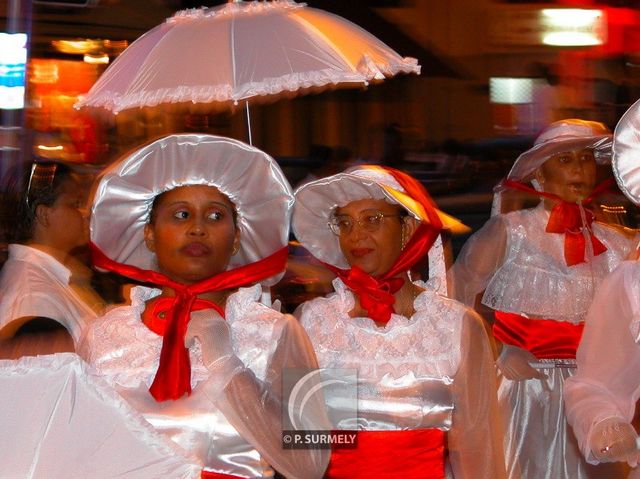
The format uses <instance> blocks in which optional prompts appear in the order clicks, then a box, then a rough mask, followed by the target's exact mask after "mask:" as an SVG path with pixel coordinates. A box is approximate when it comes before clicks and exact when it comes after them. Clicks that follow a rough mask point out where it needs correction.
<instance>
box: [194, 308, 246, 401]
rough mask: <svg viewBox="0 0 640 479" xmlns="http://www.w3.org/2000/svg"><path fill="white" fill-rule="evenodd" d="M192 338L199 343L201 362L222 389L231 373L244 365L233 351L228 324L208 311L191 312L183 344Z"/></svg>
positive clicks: (231, 375)
mask: <svg viewBox="0 0 640 479" xmlns="http://www.w3.org/2000/svg"><path fill="white" fill-rule="evenodd" d="M194 340H197V341H198V342H199V343H200V349H201V351H202V362H203V363H204V365H205V366H206V368H207V369H208V370H209V372H210V373H211V377H212V379H214V380H215V383H216V384H217V385H218V387H219V388H220V389H223V388H224V387H225V386H226V385H227V383H228V382H229V380H230V379H231V378H232V377H233V375H234V374H235V373H236V372H237V371H238V370H239V369H242V368H243V366H244V365H243V363H242V361H240V359H239V358H238V357H237V356H236V355H235V353H234V352H233V347H232V346H231V330H230V329H229V324H228V323H227V322H226V321H225V320H224V319H222V318H220V317H218V316H216V315H212V314H211V313H210V312H208V313H205V312H196V313H192V317H191V321H189V326H188V327H187V334H186V337H185V345H186V346H187V347H189V346H190V345H191V344H193V342H194Z"/></svg>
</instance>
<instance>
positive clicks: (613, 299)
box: [564, 261, 640, 463]
mask: <svg viewBox="0 0 640 479" xmlns="http://www.w3.org/2000/svg"><path fill="white" fill-rule="evenodd" d="M639 320H640V264H639V263H638V262H636V261H633V262H632V261H629V262H624V263H622V264H621V265H620V267H618V269H617V270H616V271H614V272H613V273H612V274H611V275H609V276H608V277H607V278H605V280H604V281H603V283H602V284H601V286H600V288H599V289H598V292H597V293H596V296H595V298H594V300H593V303H592V304H591V308H590V309H589V313H588V315H587V319H586V324H585V329H584V333H583V336H582V340H581V343H580V346H579V347H578V352H577V355H576V359H577V362H578V371H577V374H576V375H575V376H573V377H571V378H569V379H567V380H566V382H565V386H564V399H565V404H566V408H567V419H568V420H569V423H570V424H571V425H572V426H573V431H574V433H575V435H576V437H577V439H578V443H579V444H580V448H581V450H582V452H583V453H584V454H585V456H586V457H587V460H588V461H589V462H591V463H595V460H594V458H593V456H592V455H591V452H590V450H589V448H588V440H589V435H590V433H591V430H592V428H593V426H594V425H595V424H596V423H598V422H600V421H602V420H604V419H606V418H608V417H618V418H621V419H622V420H623V421H626V422H630V421H631V420H632V418H633V415H634V411H635V405H636V401H637V400H638V398H639V397H640V346H639V345H638V343H637V340H638V337H637V336H636V335H635V329H636V328H635V326H634V325H635V324H637V322H638V321H639Z"/></svg>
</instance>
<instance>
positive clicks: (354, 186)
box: [292, 165, 468, 269]
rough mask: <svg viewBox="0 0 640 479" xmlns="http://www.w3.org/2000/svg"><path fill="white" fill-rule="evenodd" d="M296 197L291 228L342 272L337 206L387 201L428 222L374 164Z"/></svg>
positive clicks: (452, 225)
mask: <svg viewBox="0 0 640 479" xmlns="http://www.w3.org/2000/svg"><path fill="white" fill-rule="evenodd" d="M295 197H296V204H295V206H294V209H293V218H292V228H293V232H294V234H295V236H296V238H297V239H298V241H300V243H302V245H303V246H304V247H305V248H306V249H308V250H309V251H310V252H311V253H312V254H313V255H314V256H315V257H316V258H318V259H319V260H320V261H323V262H325V263H328V264H330V265H333V266H335V267H337V268H341V269H344V268H348V267H349V263H348V262H347V260H346V258H345V257H344V255H343V254H342V251H341V250H340V243H339V240H338V237H337V236H336V235H335V234H333V232H332V231H331V229H330V228H329V226H328V223H329V220H330V219H331V215H332V213H333V211H334V209H335V208H336V207H342V206H346V205H347V204H349V203H350V202H352V201H356V200H361V199H364V198H372V199H376V200H387V201H389V202H391V203H395V204H398V205H400V206H402V207H403V208H405V209H406V210H407V211H408V212H409V214H411V215H412V216H413V217H414V218H416V219H418V220H419V221H428V219H427V213H426V212H425V211H424V208H423V206H422V205H421V204H420V203H418V202H417V201H415V200H414V199H413V198H411V197H410V196H409V195H407V194H406V192H405V190H404V189H403V188H402V187H401V186H400V184H399V183H398V182H397V181H396V179H395V178H394V177H393V176H392V175H391V174H389V173H388V172H386V171H385V170H384V169H383V168H381V167H379V166H375V165H366V166H356V167H353V168H349V169H347V170H346V171H345V172H344V173H338V174H336V175H333V176H329V177H327V178H322V179H319V180H316V181H312V182H310V183H307V184H305V185H302V186H301V187H300V188H298V189H297V190H296V192H295ZM436 212H437V213H438V216H439V217H440V219H441V220H442V223H443V226H444V228H448V229H451V230H453V231H454V232H455V231H466V230H465V228H466V226H464V225H463V224H462V223H460V222H459V221H458V220H456V219H455V218H453V217H451V216H448V215H446V214H445V213H443V212H441V211H439V210H436ZM467 230H468V228H467Z"/></svg>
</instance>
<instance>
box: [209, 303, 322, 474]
mask: <svg viewBox="0 0 640 479" xmlns="http://www.w3.org/2000/svg"><path fill="white" fill-rule="evenodd" d="M279 326H280V328H281V329H280V331H281V332H280V334H279V339H278V345H277V348H276V350H275V352H274V354H273V355H272V357H271V359H270V361H269V364H268V367H267V375H266V379H265V381H261V380H260V379H258V378H257V377H256V376H255V374H254V373H253V371H252V370H251V369H249V368H247V367H245V366H244V364H243V363H242V362H241V361H240V359H238V357H237V356H234V357H233V358H232V365H231V367H230V368H228V369H229V371H231V372H230V373H229V374H228V375H227V376H228V377H230V379H229V380H228V382H227V380H226V379H225V380H224V382H225V383H226V385H225V384H221V383H220V381H219V380H217V379H219V378H215V377H214V378H212V380H210V381H208V382H207V383H206V384H205V385H204V387H205V388H206V389H205V392H206V394H207V396H209V398H210V399H211V401H212V402H213V403H214V404H215V406H216V407H218V409H219V410H220V411H221V412H222V413H223V414H224V415H225V417H226V418H227V420H228V421H229V422H230V423H231V424H232V425H233V427H234V428H235V429H236V430H237V431H238V432H239V433H240V434H241V435H242V436H243V437H244V438H245V439H246V440H247V441H248V442H250V443H251V444H252V445H253V447H255V448H256V449H257V450H258V451H259V452H260V454H262V455H263V456H264V457H265V459H266V460H267V461H268V462H269V463H270V464H271V465H272V466H273V467H274V468H275V469H276V470H278V471H279V472H280V473H282V474H284V475H285V476H286V477H305V478H307V477H308V478H314V477H322V475H323V473H324V471H325V469H326V467H327V464H328V462H329V451H328V450H326V449H324V450H323V449H298V450H293V449H287V450H285V449H283V447H282V410H283V405H282V397H281V391H282V388H281V383H282V377H283V372H284V371H285V370H286V369H288V368H317V361H316V358H315V354H314V352H313V347H312V346H311V344H310V342H309V339H308V337H307V335H306V334H305V332H304V330H303V329H302V327H301V326H300V324H299V323H298V321H297V320H296V319H295V318H293V317H292V316H283V317H282V319H281V320H280V324H279ZM295 406H296V407H298V405H295ZM303 412H304V414H302V413H301V414H300V417H303V418H304V420H305V429H309V430H314V429H315V430H320V429H325V427H326V425H327V422H326V414H325V408H324V401H323V400H322V396H321V395H320V396H319V397H318V396H316V397H315V399H313V400H311V401H309V402H307V403H306V404H305V405H304V411H303Z"/></svg>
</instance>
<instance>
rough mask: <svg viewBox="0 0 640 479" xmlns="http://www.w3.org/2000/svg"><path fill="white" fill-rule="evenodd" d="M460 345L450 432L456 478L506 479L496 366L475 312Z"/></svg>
mask: <svg viewBox="0 0 640 479" xmlns="http://www.w3.org/2000/svg"><path fill="white" fill-rule="evenodd" d="M461 347H462V351H461V352H462V356H461V361H460V368H459V369H458V372H457V374H456V375H455V378H454V382H453V385H454V404H455V407H454V410H453V425H452V428H451V431H450V432H449V435H448V449H449V458H450V461H451V467H452V469H453V473H454V474H453V475H454V477H455V478H456V479H467V478H486V479H500V478H505V477H506V472H505V466H504V453H503V447H502V440H503V433H502V427H501V420H500V416H499V413H498V402H497V396H496V390H497V387H496V374H495V367H494V365H493V357H492V355H491V350H490V348H489V342H488V339H487V334H486V332H485V329H484V326H483V324H482V320H481V319H480V317H479V316H478V315H477V314H475V313H474V312H472V311H468V313H467V314H466V315H465V317H464V321H463V326H462V335H461Z"/></svg>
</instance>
